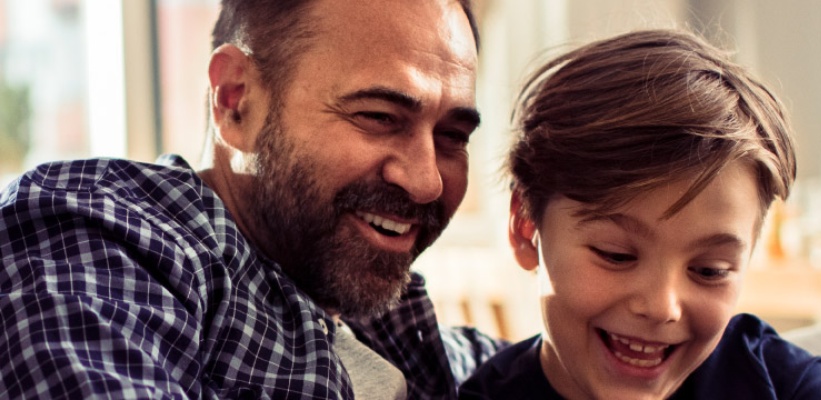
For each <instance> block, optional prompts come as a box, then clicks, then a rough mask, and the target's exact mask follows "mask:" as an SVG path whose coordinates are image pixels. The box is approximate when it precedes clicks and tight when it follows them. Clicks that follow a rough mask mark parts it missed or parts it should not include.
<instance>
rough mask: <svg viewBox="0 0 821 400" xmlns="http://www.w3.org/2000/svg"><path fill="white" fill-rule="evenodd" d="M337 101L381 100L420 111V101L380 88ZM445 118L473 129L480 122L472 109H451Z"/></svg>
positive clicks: (362, 91) (475, 111)
mask: <svg viewBox="0 0 821 400" xmlns="http://www.w3.org/2000/svg"><path fill="white" fill-rule="evenodd" d="M339 100H340V102H343V103H346V102H352V101H358V100H382V101H387V102H389V103H393V104H397V105H399V106H400V107H402V108H405V109H408V110H410V111H412V112H419V111H421V110H422V100H420V99H418V98H416V97H414V96H411V95H410V94H407V93H405V92H401V91H399V90H394V89H390V88H386V87H382V86H376V87H372V88H367V89H362V90H357V91H355V92H352V93H348V94H346V95H344V96H342V97H340V98H339ZM447 116H448V118H449V119H451V120H453V121H456V122H459V123H464V124H467V125H470V126H471V127H473V128H476V127H477V126H479V124H480V123H481V120H482V118H481V116H480V115H479V111H477V110H476V109H475V108H472V107H456V108H453V109H452V110H450V111H448V114H447Z"/></svg>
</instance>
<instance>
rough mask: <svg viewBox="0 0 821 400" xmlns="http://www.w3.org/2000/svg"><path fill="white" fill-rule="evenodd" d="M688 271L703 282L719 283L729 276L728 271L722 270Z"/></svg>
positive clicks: (703, 269) (693, 269)
mask: <svg viewBox="0 0 821 400" xmlns="http://www.w3.org/2000/svg"><path fill="white" fill-rule="evenodd" d="M688 269H689V270H690V272H691V273H693V274H694V275H695V276H696V277H697V278H698V279H701V280H703V281H719V280H722V279H724V278H726V277H727V276H728V275H730V270H729V269H724V268H713V267H690V268H688Z"/></svg>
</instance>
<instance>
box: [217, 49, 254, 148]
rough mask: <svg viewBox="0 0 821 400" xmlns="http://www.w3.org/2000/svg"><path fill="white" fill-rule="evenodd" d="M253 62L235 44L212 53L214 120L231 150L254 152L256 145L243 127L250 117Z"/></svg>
mask: <svg viewBox="0 0 821 400" xmlns="http://www.w3.org/2000/svg"><path fill="white" fill-rule="evenodd" d="M253 68H254V66H253V63H251V62H250V59H249V58H248V56H247V55H246V54H245V53H244V52H243V51H242V50H240V49H239V48H237V47H236V46H234V45H230V44H225V45H222V46H220V47H218V48H217V49H216V50H214V52H213V53H212V54H211V61H210V63H209V64H208V80H209V88H210V91H209V98H208V103H209V104H208V106H209V107H210V109H211V118H213V123H214V126H215V127H216V128H217V133H218V135H219V136H220V137H222V139H223V140H224V141H225V142H226V143H227V144H228V145H230V146H231V147H234V148H236V149H239V150H241V151H246V152H248V151H252V150H253V145H254V143H255V141H254V139H255V138H253V137H248V136H249V135H248V134H247V133H251V132H249V131H248V129H243V128H245V127H244V125H247V124H243V123H244V122H245V121H244V119H245V117H246V115H245V114H246V113H247V110H246V107H247V104H246V103H247V102H248V95H249V88H250V86H251V84H252V78H253V77H252V73H253Z"/></svg>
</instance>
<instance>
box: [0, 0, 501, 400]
mask: <svg viewBox="0 0 821 400" xmlns="http://www.w3.org/2000/svg"><path fill="white" fill-rule="evenodd" d="M472 21H473V20H472V16H471V14H470V8H469V4H467V2H458V1H455V0H424V1H422V0H414V1H401V0H380V1H374V0H346V1H344V2H343V1H336V0H312V1H284V0H280V1H271V0H267V1H262V0H224V1H223V10H222V12H221V15H220V18H219V21H218V22H217V25H216V27H215V30H214V47H215V49H214V53H213V56H212V60H211V63H210V65H209V69H208V74H209V79H210V93H209V108H210V111H211V114H212V118H211V124H212V129H211V134H212V142H213V143H212V145H211V146H210V150H208V154H207V155H206V158H207V159H209V160H210V162H209V163H208V166H207V167H206V169H204V170H202V171H199V172H198V173H194V171H192V170H191V169H190V167H188V166H187V164H185V162H184V161H182V160H181V159H179V158H178V157H167V158H164V159H161V162H162V163H164V164H165V165H148V164H139V163H134V162H128V161H123V160H85V161H77V162H67V163H52V164H47V165H44V166H41V167H39V168H37V169H36V170H34V171H32V172H30V173H28V174H26V175H24V176H23V177H21V178H20V179H19V180H18V181H17V182H15V183H14V184H12V185H11V186H10V187H9V188H8V189H7V190H6V191H5V192H3V193H2V195H0V255H2V260H3V261H2V262H3V271H2V272H0V314H2V319H0V321H2V331H3V333H4V334H3V339H2V340H0V359H2V360H4V361H5V362H4V363H3V365H2V367H0V373H2V379H0V395H1V396H2V397H22V398H31V397H78V398H89V397H95V396H100V397H111V398H151V399H155V398H181V397H190V398H237V397H243V398H246V397H252V398H276V399H292V398H293V399H297V398H321V399H325V398H328V399H337V398H343V399H350V398H353V397H354V394H355V395H356V396H357V398H406V397H407V398H454V397H455V396H456V386H457V385H458V383H459V381H461V379H463V378H464V377H465V376H466V375H467V373H469V372H470V371H471V370H472V368H474V367H475V366H476V364H477V363H478V362H481V361H482V360H483V359H484V358H486V357H487V356H488V355H490V354H491V353H492V352H494V351H495V350H496V347H497V346H498V343H495V342H493V341H491V340H488V339H487V338H484V337H482V336H481V335H479V334H478V333H476V332H475V331H473V330H443V331H440V330H439V329H438V327H437V325H436V320H435V318H434V316H433V311H432V307H431V303H430V301H429V300H428V299H427V297H426V295H425V291H424V287H423V281H422V279H421V277H419V276H417V275H412V274H410V273H409V266H410V263H411V262H412V261H413V259H414V258H415V257H416V256H417V255H418V254H419V253H420V252H421V251H422V250H423V249H424V248H426V247H427V246H428V245H430V244H431V243H432V242H433V241H434V240H435V239H436V237H437V236H438V235H439V233H440V232H441V231H442V229H444V227H445V226H446V225H447V222H448V220H449V218H450V217H451V216H452V215H453V213H454V212H455V210H456V208H457V206H458V205H459V203H460V202H461V200H462V197H463V195H464V193H465V188H466V184H467V182H466V176H467V162H468V160H467V150H466V145H467V141H468V138H469V136H470V134H471V132H472V131H473V130H474V129H475V127H476V126H477V125H478V123H479V116H478V113H477V112H476V110H475V104H474V79H475V70H476V49H477V43H476V37H475V36H474V33H475V26H473V25H474V24H473V22H472ZM400 297H401V298H400ZM343 321H344V322H343Z"/></svg>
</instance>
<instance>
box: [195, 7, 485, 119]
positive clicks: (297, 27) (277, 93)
mask: <svg viewBox="0 0 821 400" xmlns="http://www.w3.org/2000/svg"><path fill="white" fill-rule="evenodd" d="M406 1H418V0H406ZM314 3H315V1H314V0H222V8H221V11H220V14H219V18H218V19H217V22H216V24H215V25H214V30H213V32H212V41H211V47H212V49H216V48H217V47H219V46H221V45H223V44H226V43H229V44H233V45H235V46H237V47H238V48H240V49H242V50H243V51H244V52H245V53H246V54H249V55H250V56H251V58H252V59H253V60H254V62H255V64H256V67H257V68H258V69H259V71H260V73H261V78H262V81H263V82H266V83H267V85H268V88H269V89H270V90H271V94H272V95H273V97H274V104H273V105H274V107H277V106H278V105H279V102H280V101H281V98H280V97H281V94H282V92H283V91H284V90H285V87H286V82H288V81H289V79H288V78H290V76H291V74H292V72H293V69H294V67H295V65H296V64H297V62H298V61H299V57H300V56H301V55H302V54H304V52H305V51H307V50H308V49H310V45H311V39H313V37H314V34H315V32H314V31H313V30H312V28H311V25H312V21H310V20H309V17H308V14H309V13H310V7H311V6H312V5H313V4H314ZM459 4H460V5H461V6H462V9H463V10H464V11H465V14H466V15H467V18H468V21H469V22H470V27H471V30H472V32H473V37H474V39H475V40H476V46H477V50H478V45H479V32H478V28H477V25H476V20H475V18H474V15H473V11H472V6H471V0H459Z"/></svg>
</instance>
